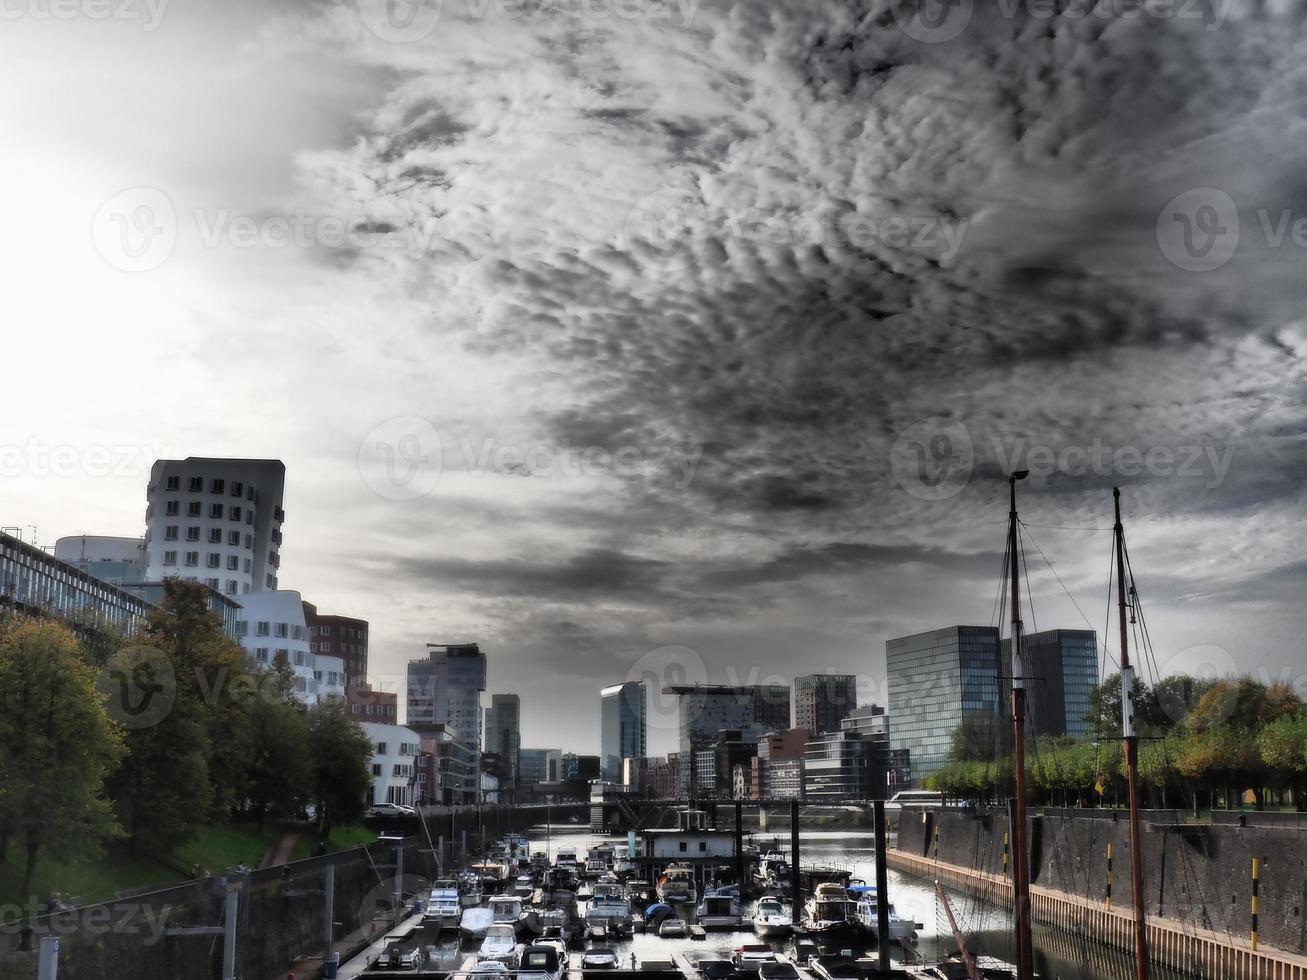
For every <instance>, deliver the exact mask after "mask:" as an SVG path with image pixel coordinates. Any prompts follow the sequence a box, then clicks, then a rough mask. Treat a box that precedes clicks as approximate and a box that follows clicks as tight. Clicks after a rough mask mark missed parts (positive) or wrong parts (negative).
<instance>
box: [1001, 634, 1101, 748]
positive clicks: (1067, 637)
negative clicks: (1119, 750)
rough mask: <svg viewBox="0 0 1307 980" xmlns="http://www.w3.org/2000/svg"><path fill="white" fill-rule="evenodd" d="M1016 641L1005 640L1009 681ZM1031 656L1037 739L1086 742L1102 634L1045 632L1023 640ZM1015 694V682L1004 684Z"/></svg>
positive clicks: (1030, 729)
mask: <svg viewBox="0 0 1307 980" xmlns="http://www.w3.org/2000/svg"><path fill="white" fill-rule="evenodd" d="M1011 643H1012V641H1011V640H1004V641H1003V677H1004V678H1010V677H1011V676H1012V646H1011ZM1022 650H1023V651H1024V652H1025V659H1024V661H1023V667H1022V669H1023V670H1024V671H1025V674H1026V703H1027V705H1028V709H1029V710H1028V722H1027V725H1026V732H1027V734H1028V735H1029V736H1030V737H1031V738H1037V737H1038V736H1040V735H1052V736H1055V737H1056V736H1062V735H1065V736H1069V737H1071V738H1083V737H1084V736H1086V735H1088V734H1089V730H1090V725H1089V722H1088V721H1087V720H1086V718H1087V716H1088V714H1089V692H1090V691H1092V690H1093V688H1094V685H1095V684H1097V683H1098V665H1099V661H1098V633H1097V632H1095V631H1094V630H1044V631H1043V632H1042V633H1027V634H1026V635H1025V636H1024V637H1023V638H1022ZM1003 683H1004V691H1005V692H1006V693H1008V694H1009V695H1010V692H1011V681H1010V680H1004V682H1003Z"/></svg>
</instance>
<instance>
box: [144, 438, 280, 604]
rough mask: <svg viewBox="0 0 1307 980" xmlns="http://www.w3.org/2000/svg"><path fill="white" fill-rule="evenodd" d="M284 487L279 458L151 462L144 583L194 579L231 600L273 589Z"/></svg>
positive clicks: (278, 548)
mask: <svg viewBox="0 0 1307 980" xmlns="http://www.w3.org/2000/svg"><path fill="white" fill-rule="evenodd" d="M285 483H286V466H285V464H284V463H282V462H281V460H277V459H206V458H202V457H196V456H191V457H187V458H186V459H180V460H179V459H160V460H157V461H156V462H155V464H154V466H153V467H151V468H150V485H149V488H148V489H147V491H146V497H147V500H148V504H147V506H146V510H145V525H146V531H145V578H146V579H147V580H148V581H151V582H158V581H162V580H163V579H165V578H173V577H179V578H185V579H192V580H196V581H200V582H204V583H205V584H206V585H208V586H210V587H211V588H213V589H216V590H217V591H219V592H222V593H223V594H224V595H229V596H245V595H250V594H252V593H257V592H264V591H272V590H275V589H276V588H277V569H278V567H279V566H280V565H281V556H280V549H281V525H282V522H283V521H284V520H285V516H286V515H285V513H284V512H283V511H282V506H281V505H282V493H283V491H284V489H285ZM301 618H302V617H301Z"/></svg>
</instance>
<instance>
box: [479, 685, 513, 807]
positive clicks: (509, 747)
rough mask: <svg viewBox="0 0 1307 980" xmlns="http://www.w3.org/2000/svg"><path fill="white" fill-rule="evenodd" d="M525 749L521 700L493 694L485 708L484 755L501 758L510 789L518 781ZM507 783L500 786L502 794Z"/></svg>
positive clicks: (510, 695) (507, 695)
mask: <svg viewBox="0 0 1307 980" xmlns="http://www.w3.org/2000/svg"><path fill="white" fill-rule="evenodd" d="M521 749H522V699H521V698H520V697H518V696H517V695H516V694H492V695H491V696H490V707H488V708H486V743H485V751H486V752H493V753H495V754H496V755H498V756H499V758H500V760H501V761H502V763H503V767H504V774H505V775H506V777H507V779H506V781H507V782H508V783H509V785H510V787H511V786H512V785H514V784H515V783H516V781H517V769H518V755H519V753H520V752H521ZM503 787H504V781H501V782H500V788H501V790H502V789H503Z"/></svg>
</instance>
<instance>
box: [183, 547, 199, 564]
mask: <svg viewBox="0 0 1307 980" xmlns="http://www.w3.org/2000/svg"><path fill="white" fill-rule="evenodd" d="M199 563H200V553H199V552H198V551H188V552H186V564H187V565H190V566H192V567H194V566H196V565H198V564H199Z"/></svg>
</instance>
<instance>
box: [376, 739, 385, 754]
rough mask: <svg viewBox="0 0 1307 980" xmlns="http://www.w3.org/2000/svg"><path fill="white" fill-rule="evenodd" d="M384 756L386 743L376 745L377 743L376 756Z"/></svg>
mask: <svg viewBox="0 0 1307 980" xmlns="http://www.w3.org/2000/svg"><path fill="white" fill-rule="evenodd" d="M385 754H386V743H385V742H378V743H377V755H385Z"/></svg>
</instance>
